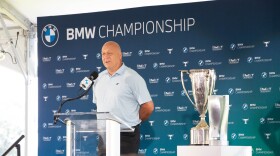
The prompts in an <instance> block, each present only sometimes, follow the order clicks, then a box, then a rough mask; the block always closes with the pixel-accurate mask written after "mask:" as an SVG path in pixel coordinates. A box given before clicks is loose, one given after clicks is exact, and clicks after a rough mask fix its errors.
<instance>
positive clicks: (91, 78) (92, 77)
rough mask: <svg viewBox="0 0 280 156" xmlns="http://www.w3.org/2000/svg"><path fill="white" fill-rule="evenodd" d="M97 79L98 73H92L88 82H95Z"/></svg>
mask: <svg viewBox="0 0 280 156" xmlns="http://www.w3.org/2000/svg"><path fill="white" fill-rule="evenodd" d="M97 77H98V72H96V71H93V72H92V73H91V74H90V76H89V79H90V80H95V79H96V78H97Z"/></svg>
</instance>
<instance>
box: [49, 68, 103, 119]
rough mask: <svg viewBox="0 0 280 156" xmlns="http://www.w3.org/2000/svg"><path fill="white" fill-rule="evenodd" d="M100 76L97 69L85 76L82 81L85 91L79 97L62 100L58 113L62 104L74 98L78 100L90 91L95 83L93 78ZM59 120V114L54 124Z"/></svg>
mask: <svg viewBox="0 0 280 156" xmlns="http://www.w3.org/2000/svg"><path fill="white" fill-rule="evenodd" d="M97 77H98V73H97V72H96V71H94V72H92V73H91V74H90V76H89V77H85V78H84V79H83V80H82V81H81V83H80V89H81V88H83V89H84V90H85V92H83V93H82V94H80V95H78V96H77V97H74V98H68V99H66V100H63V101H61V103H60V105H59V108H58V109H57V111H56V113H60V112H61V109H62V106H63V105H64V104H65V103H66V102H68V101H73V100H77V99H80V98H81V97H83V96H84V95H86V94H87V93H88V92H89V89H90V88H91V87H92V85H93V80H95V79H96V78H97ZM57 120H59V115H54V124H56V123H57Z"/></svg>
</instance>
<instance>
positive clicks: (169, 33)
mask: <svg viewBox="0 0 280 156" xmlns="http://www.w3.org/2000/svg"><path fill="white" fill-rule="evenodd" d="M279 6H280V2H278V1H276V0H275V1H267V0H260V1H254V2H250V1H246V2H243V1H234V2H232V1H227V2H220V1H218V2H217V1H215V2H200V3H188V4H176V5H164V6H153V7H141V8H133V9H124V10H116V11H107V12H97V13H86V14H77V15H63V16H52V17H40V18H38V60H39V62H38V65H39V66H38V74H39V86H38V90H39V98H38V99H39V101H38V104H39V110H38V111H39V113H38V114H39V123H38V126H39V127H38V130H39V137H38V138H39V139H38V145H39V149H38V154H39V156H56V155H65V154H66V151H65V148H66V132H65V131H66V129H65V125H63V124H61V123H57V124H53V113H54V112H56V110H57V109H58V107H59V105H60V103H61V101H62V100H64V99H66V98H73V97H76V96H77V95H79V94H80V93H81V90H80V87H79V84H80V81H81V80H82V79H83V78H84V77H86V76H89V75H90V73H91V72H93V71H97V72H101V71H103V70H104V69H105V67H104V66H103V65H102V60H101V47H102V45H103V44H104V43H105V42H106V41H109V40H113V41H116V42H118V43H119V44H120V45H121V47H122V52H123V61H124V62H125V64H126V65H127V66H128V67H131V68H132V69H134V70H136V71H137V72H138V73H139V74H140V75H142V76H143V78H144V79H145V81H146V83H147V85H148V89H149V91H150V94H151V96H152V98H153V101H154V104H155V110H154V113H153V114H152V116H151V117H150V118H149V120H148V121H145V122H143V123H142V124H141V136H140V137H141V138H140V139H141V147H140V149H139V154H142V155H148V156H149V155H176V153H177V152H176V148H177V146H178V145H189V144H190V129H191V128H192V127H194V126H195V125H196V124H197V123H198V121H199V115H198V112H197V111H195V109H194V107H193V105H192V104H191V102H190V101H189V100H188V99H187V97H186V96H185V94H184V91H183V88H182V84H181V80H180V72H179V70H189V69H212V68H213V69H215V70H216V74H217V81H216V87H215V93H216V94H217V95H229V99H230V112H229V123H228V140H229V144H230V145H240V146H252V149H253V151H252V153H253V156H258V155H268V156H278V155H280V150H279V146H280V116H279V113H280V61H279V59H280V8H279ZM184 81H185V85H186V88H187V91H188V92H189V93H190V94H192V89H191V84H190V79H189V76H188V75H185V79H184ZM191 96H192V95H191ZM90 111H96V105H95V104H94V103H92V91H90V92H89V94H87V95H85V96H83V97H82V98H81V99H79V100H75V101H72V102H68V103H66V104H65V105H64V106H63V108H62V112H66V113H67V112H90ZM206 120H207V121H208V117H207V118H206ZM82 138H83V141H84V142H89V144H90V141H91V142H96V141H97V140H98V137H96V140H95V139H91V140H89V139H87V136H86V135H84V136H82ZM92 144H95V143H92ZM34 150H35V149H34ZM90 150H92V149H90ZM90 150H89V149H77V151H79V152H80V155H87V153H88V152H89V151H90Z"/></svg>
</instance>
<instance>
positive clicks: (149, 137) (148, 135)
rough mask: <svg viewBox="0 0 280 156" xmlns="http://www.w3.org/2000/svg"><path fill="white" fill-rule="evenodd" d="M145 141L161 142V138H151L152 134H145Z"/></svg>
mask: <svg viewBox="0 0 280 156" xmlns="http://www.w3.org/2000/svg"><path fill="white" fill-rule="evenodd" d="M144 140H160V137H154V136H151V135H150V134H145V135H144Z"/></svg>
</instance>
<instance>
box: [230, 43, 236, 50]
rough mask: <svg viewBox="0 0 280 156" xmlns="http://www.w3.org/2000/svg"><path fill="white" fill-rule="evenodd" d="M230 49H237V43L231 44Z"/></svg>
mask: <svg viewBox="0 0 280 156" xmlns="http://www.w3.org/2000/svg"><path fill="white" fill-rule="evenodd" d="M229 48H230V50H232V51H233V50H235V49H236V45H235V44H234V43H232V44H230V46H229Z"/></svg>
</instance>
